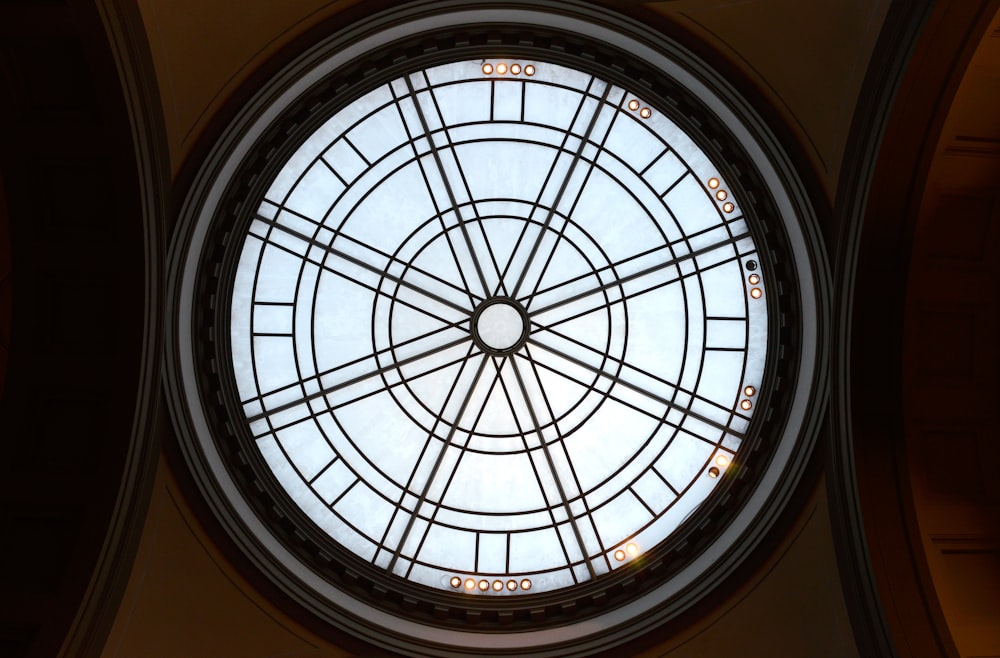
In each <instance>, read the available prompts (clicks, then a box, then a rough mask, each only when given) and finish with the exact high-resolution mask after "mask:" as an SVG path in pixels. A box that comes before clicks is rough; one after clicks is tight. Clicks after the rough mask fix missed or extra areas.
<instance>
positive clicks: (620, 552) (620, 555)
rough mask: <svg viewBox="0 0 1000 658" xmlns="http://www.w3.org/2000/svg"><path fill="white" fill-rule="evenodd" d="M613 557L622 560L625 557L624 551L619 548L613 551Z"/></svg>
mask: <svg viewBox="0 0 1000 658" xmlns="http://www.w3.org/2000/svg"><path fill="white" fill-rule="evenodd" d="M615 559H616V560H618V561H619V562H621V561H622V560H624V559H625V551H623V550H622V549H620V548H619V549H618V550H617V551H615Z"/></svg>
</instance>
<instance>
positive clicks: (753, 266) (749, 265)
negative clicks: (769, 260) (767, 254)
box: [747, 260, 757, 272]
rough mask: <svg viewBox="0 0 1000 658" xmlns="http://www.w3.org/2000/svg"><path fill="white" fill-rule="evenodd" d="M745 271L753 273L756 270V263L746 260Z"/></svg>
mask: <svg viewBox="0 0 1000 658" xmlns="http://www.w3.org/2000/svg"><path fill="white" fill-rule="evenodd" d="M747 269H748V270H750V271H751V272H753V271H754V270H755V269H757V261H755V260H748V261H747Z"/></svg>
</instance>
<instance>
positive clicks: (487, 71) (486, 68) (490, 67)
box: [483, 64, 493, 75]
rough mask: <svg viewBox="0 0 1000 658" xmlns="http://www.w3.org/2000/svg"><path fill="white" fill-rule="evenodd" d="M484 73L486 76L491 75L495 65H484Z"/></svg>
mask: <svg viewBox="0 0 1000 658" xmlns="http://www.w3.org/2000/svg"><path fill="white" fill-rule="evenodd" d="M483 73H485V74H486V75H489V74H490V73H493V65H492V64H483Z"/></svg>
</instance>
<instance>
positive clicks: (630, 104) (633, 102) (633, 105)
mask: <svg viewBox="0 0 1000 658" xmlns="http://www.w3.org/2000/svg"><path fill="white" fill-rule="evenodd" d="M628 109H630V110H632V111H633V112H635V111H636V110H638V109H639V101H637V100H636V99H634V98H633V99H632V100H630V101H629V102H628Z"/></svg>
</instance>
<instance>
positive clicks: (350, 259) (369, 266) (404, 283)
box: [255, 215, 472, 315]
mask: <svg viewBox="0 0 1000 658" xmlns="http://www.w3.org/2000/svg"><path fill="white" fill-rule="evenodd" d="M255 217H256V219H258V220H260V221H262V222H265V223H267V224H269V225H270V226H272V227H274V228H276V229H278V230H279V231H281V232H283V233H287V234H288V235H291V236H292V237H295V238H298V239H299V240H301V241H303V242H305V243H306V244H309V245H312V246H314V247H318V248H320V249H322V250H323V251H325V252H327V253H328V254H330V255H331V256H336V257H337V258H340V259H341V260H345V261H347V262H348V263H352V264H354V265H357V266H358V267H361V268H363V269H366V270H368V271H369V272H373V273H375V274H377V275H379V276H380V277H384V278H386V279H388V280H389V281H392V282H393V283H397V284H399V285H401V286H403V287H405V288H409V289H410V290H413V291H415V292H418V293H420V294H421V295H423V296H424V297H427V298H428V299H430V300H433V301H435V302H437V303H439V304H442V305H444V306H447V307H448V308H452V309H455V310H456V311H459V312H461V313H463V314H465V315H468V314H470V313H471V312H472V311H471V309H469V308H466V307H464V306H462V305H461V304H456V303H455V302H453V301H451V300H450V299H446V298H444V297H441V296H440V295H438V294H435V293H433V292H431V291H430V290H425V289H424V288H422V287H420V286H418V285H415V284H413V283H411V282H410V281H407V280H406V279H403V278H400V277H398V276H395V275H392V274H389V273H388V272H386V271H385V270H382V269H379V268H378V267H377V266H375V265H372V264H370V263H366V262H365V261H364V260H362V259H361V258H358V257H357V256H352V255H351V254H348V253H346V252H343V251H341V250H340V249H337V248H336V247H334V246H333V245H330V244H325V243H323V242H320V241H319V240H316V239H314V238H311V237H309V236H308V235H306V234H304V233H300V232H298V231H296V230H295V229H293V228H289V227H287V226H284V225H283V224H279V223H278V222H276V221H274V220H272V219H267V218H266V217H262V216H261V215H256V216H255ZM331 271H333V272H334V273H336V274H342V273H341V272H337V271H336V270H331ZM344 276H345V278H348V279H350V277H347V276H346V275H344ZM350 280H351V281H354V279H350Z"/></svg>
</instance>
